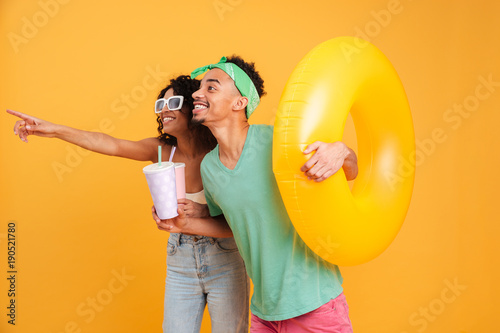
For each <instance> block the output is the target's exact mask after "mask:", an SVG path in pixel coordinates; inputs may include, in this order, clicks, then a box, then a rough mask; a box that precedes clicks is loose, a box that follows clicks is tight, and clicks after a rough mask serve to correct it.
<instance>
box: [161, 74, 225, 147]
mask: <svg viewBox="0 0 500 333" xmlns="http://www.w3.org/2000/svg"><path fill="white" fill-rule="evenodd" d="M199 88H200V81H199V80H196V79H191V77H190V76H188V75H181V76H178V77H176V78H174V79H171V80H170V82H169V84H168V85H167V86H166V87H165V88H163V89H162V90H161V91H160V93H159V94H158V98H163V96H165V93H166V92H167V90H169V89H173V90H174V94H175V95H182V96H184V105H185V106H187V107H188V110H189V113H188V115H187V116H188V120H189V123H188V129H189V130H190V131H191V134H192V135H193V136H194V137H195V138H196V142H197V146H198V147H199V149H200V151H202V152H208V151H210V150H212V149H214V148H215V146H216V145H217V140H216V139H215V137H214V135H213V134H212V132H211V131H210V130H209V129H208V127H206V126H203V125H201V124H194V123H192V122H191V120H192V119H193V109H194V105H193V102H194V99H193V96H192V95H193V93H194V92H195V91H196V90H198V89H199ZM156 122H157V123H158V134H159V136H158V139H159V140H160V142H161V143H163V144H167V145H171V146H177V138H176V137H175V136H173V135H170V134H168V133H163V122H162V120H161V116H160V114H158V115H157V117H156Z"/></svg>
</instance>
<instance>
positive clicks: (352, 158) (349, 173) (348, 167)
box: [342, 147, 358, 180]
mask: <svg viewBox="0 0 500 333" xmlns="http://www.w3.org/2000/svg"><path fill="white" fill-rule="evenodd" d="M347 149H348V150H349V152H348V154H347V156H346V158H345V160H344V164H343V165H342V169H343V170H344V173H345V176H346V178H347V180H353V179H355V178H356V177H357V176H358V158H357V156H356V153H355V152H354V151H353V150H352V149H351V148H349V147H347Z"/></svg>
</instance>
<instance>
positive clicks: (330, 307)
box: [250, 293, 352, 333]
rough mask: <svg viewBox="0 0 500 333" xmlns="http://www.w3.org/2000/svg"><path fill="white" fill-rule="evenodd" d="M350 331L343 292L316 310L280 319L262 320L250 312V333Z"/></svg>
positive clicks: (343, 332) (346, 332) (333, 332)
mask: <svg viewBox="0 0 500 333" xmlns="http://www.w3.org/2000/svg"><path fill="white" fill-rule="evenodd" d="M261 332H262V333H304V332H311V333H317V332H321V333H352V325H351V320H350V319H349V307H348V306H347V302H346V300H345V296H344V293H342V294H340V295H339V296H338V297H337V298H335V299H332V300H331V301H330V302H328V303H326V304H324V305H322V306H320V307H319V308H317V309H316V310H313V311H311V312H308V313H306V314H303V315H301V316H298V317H295V318H290V319H286V320H280V321H267V320H262V319H260V318H259V317H257V316H256V315H254V314H252V318H251V326H250V333H261Z"/></svg>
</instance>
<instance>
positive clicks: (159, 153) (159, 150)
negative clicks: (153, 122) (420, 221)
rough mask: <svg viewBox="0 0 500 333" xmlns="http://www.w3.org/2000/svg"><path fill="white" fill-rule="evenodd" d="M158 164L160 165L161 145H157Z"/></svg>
mask: <svg viewBox="0 0 500 333" xmlns="http://www.w3.org/2000/svg"><path fill="white" fill-rule="evenodd" d="M158 166H159V167H161V146H158Z"/></svg>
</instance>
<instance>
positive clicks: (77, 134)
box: [55, 125, 159, 161]
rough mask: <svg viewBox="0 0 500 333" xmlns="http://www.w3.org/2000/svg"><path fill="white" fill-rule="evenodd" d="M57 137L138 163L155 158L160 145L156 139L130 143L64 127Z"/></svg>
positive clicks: (102, 134) (58, 128)
mask: <svg viewBox="0 0 500 333" xmlns="http://www.w3.org/2000/svg"><path fill="white" fill-rule="evenodd" d="M55 137H56V138H58V139H61V140H64V141H67V142H69V143H72V144H75V145H77V146H80V147H82V148H85V149H88V150H91V151H94V152H97V153H100V154H104V155H109V156H119V157H125V158H129V159H133V160H138V161H149V160H152V159H153V158H155V157H156V147H157V145H158V144H159V141H158V140H157V139H155V138H149V139H145V140H141V141H129V140H124V139H118V138H115V137H112V136H110V135H108V134H105V133H100V132H90V131H84V130H80V129H76V128H72V127H68V126H64V125H57V127H56V131H55Z"/></svg>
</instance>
